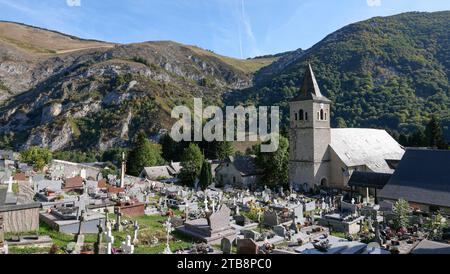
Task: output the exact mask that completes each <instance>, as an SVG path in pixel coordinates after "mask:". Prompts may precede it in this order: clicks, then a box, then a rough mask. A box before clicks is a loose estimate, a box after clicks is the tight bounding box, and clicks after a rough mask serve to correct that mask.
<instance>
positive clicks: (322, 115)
mask: <svg viewBox="0 0 450 274" xmlns="http://www.w3.org/2000/svg"><path fill="white" fill-rule="evenodd" d="M320 120H321V121H323V120H325V113H324V111H323V109H321V110H320Z"/></svg>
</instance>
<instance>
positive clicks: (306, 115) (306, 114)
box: [305, 112, 308, 121]
mask: <svg viewBox="0 0 450 274" xmlns="http://www.w3.org/2000/svg"><path fill="white" fill-rule="evenodd" d="M305 120H306V121H308V112H305Z"/></svg>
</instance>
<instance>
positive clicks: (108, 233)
mask: <svg viewBox="0 0 450 274" xmlns="http://www.w3.org/2000/svg"><path fill="white" fill-rule="evenodd" d="M104 233H105V234H106V237H105V238H106V243H107V254H111V253H112V245H113V243H114V236H113V235H112V232H111V225H109V224H108V225H107V227H106V232H104Z"/></svg>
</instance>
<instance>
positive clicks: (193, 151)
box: [178, 143, 204, 186]
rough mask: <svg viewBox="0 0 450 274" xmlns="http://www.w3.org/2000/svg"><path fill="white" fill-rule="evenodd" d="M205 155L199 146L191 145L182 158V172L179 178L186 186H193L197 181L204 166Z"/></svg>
mask: <svg viewBox="0 0 450 274" xmlns="http://www.w3.org/2000/svg"><path fill="white" fill-rule="evenodd" d="M203 160H204V157H203V154H202V152H201V151H200V148H199V147H198V145H197V144H194V143H191V144H190V145H189V146H188V147H187V148H186V149H185V150H184V152H183V155H182V156H181V166H182V168H181V171H180V175H179V176H178V177H179V179H180V180H181V182H182V183H183V184H185V185H191V186H192V185H193V184H194V182H195V179H196V178H198V176H199V175H200V170H201V168H202V164H203Z"/></svg>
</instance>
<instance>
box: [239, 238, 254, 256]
mask: <svg viewBox="0 0 450 274" xmlns="http://www.w3.org/2000/svg"><path fill="white" fill-rule="evenodd" d="M236 245H237V254H247V255H252V254H258V245H257V244H256V243H255V241H253V240H252V239H237V243H236Z"/></svg>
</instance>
